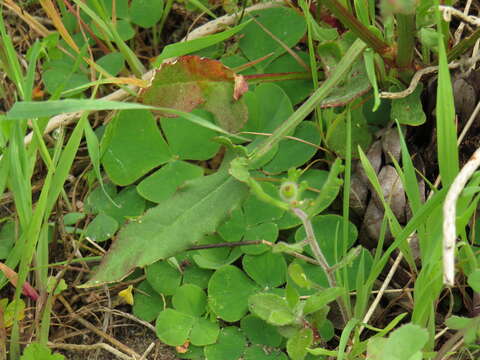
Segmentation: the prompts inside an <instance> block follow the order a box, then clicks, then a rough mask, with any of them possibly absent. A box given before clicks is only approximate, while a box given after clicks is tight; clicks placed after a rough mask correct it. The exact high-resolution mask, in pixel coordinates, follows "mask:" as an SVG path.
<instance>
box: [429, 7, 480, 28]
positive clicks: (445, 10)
mask: <svg viewBox="0 0 480 360" xmlns="http://www.w3.org/2000/svg"><path fill="white" fill-rule="evenodd" d="M438 9H439V10H440V11H441V12H442V14H443V19H444V20H445V21H446V22H450V21H451V20H452V15H453V16H455V17H457V18H459V19H460V20H462V21H463V22H466V23H467V24H470V25H472V26H480V19H479V18H478V17H476V16H471V15H466V14H464V13H463V12H461V11H460V10H457V9H455V8H454V7H452V6H445V5H440V6H439V7H438Z"/></svg>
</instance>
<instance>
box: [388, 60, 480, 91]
mask: <svg viewBox="0 0 480 360" xmlns="http://www.w3.org/2000/svg"><path fill="white" fill-rule="evenodd" d="M479 60H480V56H475V57H472V58H469V59H465V60H460V61H452V62H451V63H450V64H448V68H449V69H457V68H459V67H462V66H470V65H471V64H475V63H476V62H477V61H479ZM437 71H438V66H428V67H426V68H423V69H421V70H418V71H417V72H416V73H415V74H414V75H413V77H412V80H411V81H410V85H409V86H408V88H406V89H405V90H402V91H399V92H387V91H382V92H381V93H380V97H381V98H383V99H402V98H404V97H407V96H408V95H410V94H411V93H413V92H414V91H415V89H416V88H417V86H418V83H419V82H420V80H421V79H422V77H423V76H424V75H427V74H432V73H435V72H437Z"/></svg>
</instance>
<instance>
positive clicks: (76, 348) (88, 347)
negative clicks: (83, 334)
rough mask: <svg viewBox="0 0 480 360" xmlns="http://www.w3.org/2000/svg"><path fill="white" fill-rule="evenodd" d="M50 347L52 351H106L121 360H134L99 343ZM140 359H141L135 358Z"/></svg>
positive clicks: (53, 344) (60, 344)
mask: <svg viewBox="0 0 480 360" xmlns="http://www.w3.org/2000/svg"><path fill="white" fill-rule="evenodd" d="M48 346H49V347H51V348H52V349H62V350H74V351H79V350H80V351H91V350H105V351H108V352H109V353H112V354H113V355H115V356H116V357H117V358H119V359H124V360H132V357H131V356H128V355H126V354H124V353H122V352H121V351H118V350H117V349H115V348H114V347H113V346H110V345H108V344H105V343H97V344H91V345H79V344H63V343H52V342H49V343H48ZM135 359H140V358H135Z"/></svg>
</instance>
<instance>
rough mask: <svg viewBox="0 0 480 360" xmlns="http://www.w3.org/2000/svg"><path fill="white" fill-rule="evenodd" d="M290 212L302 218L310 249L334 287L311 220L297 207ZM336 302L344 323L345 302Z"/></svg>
mask: <svg viewBox="0 0 480 360" xmlns="http://www.w3.org/2000/svg"><path fill="white" fill-rule="evenodd" d="M292 212H293V213H294V214H295V215H296V216H297V217H298V218H299V219H300V220H302V224H303V227H304V228H305V235H306V238H307V242H308V245H310V249H312V252H313V256H314V258H315V260H317V262H318V264H319V265H320V267H321V268H322V269H323V271H324V272H325V275H326V276H327V280H328V284H329V285H330V287H331V288H334V287H336V286H337V280H336V279H335V275H334V274H333V271H332V268H331V267H330V265H328V262H327V259H325V256H324V255H323V253H322V250H321V249H320V246H318V242H317V239H316V237H315V232H314V231H313V226H312V222H311V221H310V219H309V218H308V215H307V213H306V212H305V211H303V210H302V209H299V208H292ZM337 302H338V307H339V308H340V312H341V313H342V318H343V321H344V323H345V324H346V323H347V321H348V317H347V314H348V312H347V308H346V306H345V303H344V302H343V301H342V300H340V299H338V300H337Z"/></svg>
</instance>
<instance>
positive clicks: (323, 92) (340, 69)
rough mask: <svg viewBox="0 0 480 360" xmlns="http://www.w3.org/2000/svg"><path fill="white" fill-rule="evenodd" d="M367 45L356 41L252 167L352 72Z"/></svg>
mask: <svg viewBox="0 0 480 360" xmlns="http://www.w3.org/2000/svg"><path fill="white" fill-rule="evenodd" d="M365 48H366V45H365V43H364V42H363V41H361V40H358V39H357V40H355V42H354V43H353V44H352V46H350V48H349V49H348V51H347V52H346V53H345V55H344V56H343V57H342V60H340V62H339V63H338V65H337V66H336V67H335V69H334V70H333V72H332V75H331V76H330V77H329V78H328V79H327V80H325V82H324V83H323V84H322V86H320V87H319V88H318V89H317V90H316V91H315V92H314V93H313V94H312V96H310V97H309V98H308V100H307V101H305V102H304V103H303V105H302V106H300V107H299V108H298V109H297V111H295V112H294V113H293V114H292V115H291V116H290V117H289V118H288V119H287V120H285V122H283V123H282V124H281V125H280V126H279V127H278V128H277V129H276V130H275V131H274V133H273V134H272V136H270V137H268V138H267V139H266V140H265V141H264V142H262V143H261V144H260V145H259V147H258V148H257V149H256V151H255V153H254V154H253V156H252V158H251V162H252V165H253V164H254V163H255V162H257V161H259V160H260V159H261V158H262V157H263V156H264V155H265V154H267V153H268V152H269V151H270V149H271V148H272V147H273V146H274V145H275V144H277V143H278V142H279V141H280V140H281V139H283V137H284V136H285V135H287V134H288V133H290V131H292V130H293V129H295V128H296V127H297V125H298V124H300V122H301V121H302V120H303V119H305V118H306V117H307V116H308V115H309V114H310V113H311V112H312V111H313V109H315V107H316V106H317V105H318V103H319V102H320V101H321V100H322V99H324V98H325V97H326V96H327V95H328V94H329V93H330V92H331V91H332V90H333V88H334V87H335V86H336V85H338V83H340V81H342V80H343V78H344V77H345V76H346V75H347V74H348V72H349V71H350V68H351V66H352V65H353V64H354V63H355V61H356V60H357V59H358V57H359V56H360V55H361V54H362V53H363V51H364V50H365Z"/></svg>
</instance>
